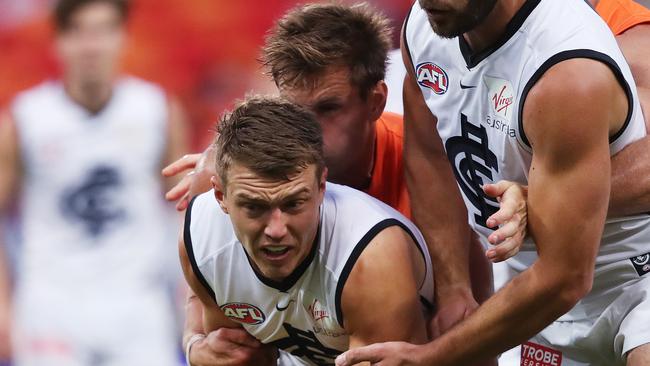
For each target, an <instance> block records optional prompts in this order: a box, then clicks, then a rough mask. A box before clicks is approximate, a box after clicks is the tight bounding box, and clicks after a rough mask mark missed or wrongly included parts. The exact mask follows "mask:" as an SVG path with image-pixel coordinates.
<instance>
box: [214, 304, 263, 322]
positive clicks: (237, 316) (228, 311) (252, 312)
mask: <svg viewBox="0 0 650 366" xmlns="http://www.w3.org/2000/svg"><path fill="white" fill-rule="evenodd" d="M221 310H222V311H223V313H224V315H226V316H227V317H228V318H229V319H232V320H234V321H236V322H238V323H244V324H250V325H256V324H261V323H264V320H265V319H266V316H264V313H263V312H262V310H260V309H259V308H258V307H257V306H255V305H251V304H247V303H244V302H230V303H228V304H225V305H222V306H221Z"/></svg>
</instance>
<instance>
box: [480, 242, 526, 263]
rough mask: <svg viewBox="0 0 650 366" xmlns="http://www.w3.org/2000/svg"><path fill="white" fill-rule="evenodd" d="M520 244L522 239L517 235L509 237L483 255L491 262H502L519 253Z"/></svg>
mask: <svg viewBox="0 0 650 366" xmlns="http://www.w3.org/2000/svg"><path fill="white" fill-rule="evenodd" d="M521 244H522V241H521V237H520V236H519V235H517V236H516V237H510V238H508V239H506V240H504V241H503V243H501V244H499V245H497V246H495V247H494V248H490V249H489V250H488V251H487V252H486V253H485V255H486V256H487V258H488V259H489V260H490V261H492V262H493V263H499V262H503V261H504V260H506V259H508V258H510V257H513V256H515V255H516V254H517V253H519V249H520V248H521Z"/></svg>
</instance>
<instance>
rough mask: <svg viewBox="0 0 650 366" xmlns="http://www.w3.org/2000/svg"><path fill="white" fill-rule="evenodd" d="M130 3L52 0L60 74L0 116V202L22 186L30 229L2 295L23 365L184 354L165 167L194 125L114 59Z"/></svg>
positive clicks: (159, 360)
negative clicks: (162, 175)
mask: <svg viewBox="0 0 650 366" xmlns="http://www.w3.org/2000/svg"><path fill="white" fill-rule="evenodd" d="M127 13H128V7H127V3H126V1H123V0H61V1H59V2H58V3H56V6H55V10H54V14H53V16H54V20H55V24H56V42H55V46H56V51H57V55H58V57H59V59H60V63H61V66H62V69H63V70H62V74H63V75H62V78H61V80H52V81H47V82H44V83H42V84H40V85H38V86H36V87H34V88H32V89H30V90H27V91H25V92H22V93H21V94H19V95H18V96H17V97H16V98H15V99H14V101H13V102H12V104H11V106H10V108H9V110H8V111H7V113H5V114H4V116H3V117H4V118H3V121H2V123H1V124H0V149H1V151H0V177H1V178H0V204H1V208H2V212H3V213H6V210H7V208H8V206H9V204H10V203H11V201H13V200H14V199H17V201H18V205H19V218H20V222H21V228H22V230H21V234H22V235H21V251H20V255H19V258H20V261H19V263H18V266H17V272H18V276H17V277H18V278H17V282H16V286H15V289H14V291H13V293H12V294H10V293H9V291H8V286H2V289H3V290H4V291H5V293H3V294H2V295H1V296H0V299H1V300H0V301H2V304H0V310H2V311H3V314H2V315H1V316H0V317H1V318H2V319H10V318H11V319H13V327H12V328H13V332H12V333H11V336H12V337H13V342H14V348H13V357H14V363H15V364H16V365H39V366H40V365H71V366H74V365H175V364H176V363H177V361H176V360H177V353H176V350H177V337H176V329H175V327H174V314H173V310H172V309H173V307H172V301H171V296H170V294H169V286H168V283H169V280H171V278H172V277H173V274H175V272H176V271H175V270H174V269H173V268H175V266H174V264H173V263H174V262H173V256H174V252H175V251H174V245H173V242H174V241H173V238H174V237H175V235H174V234H173V233H172V232H171V231H170V227H171V226H173V223H174V216H173V215H170V214H169V212H168V210H167V209H166V207H165V204H164V202H163V201H162V200H161V197H160V193H161V192H162V189H163V186H162V184H161V183H162V182H161V181H160V179H159V178H158V175H157V172H158V169H159V167H160V166H161V164H163V163H164V162H166V161H170V159H172V158H176V157H178V156H179V155H180V154H182V152H183V151H184V150H185V141H184V140H185V132H184V131H183V125H182V113H181V111H180V108H179V107H178V105H177V104H176V103H173V102H171V101H170V99H169V98H168V97H167V96H166V94H165V92H164V91H163V90H162V89H161V88H160V87H158V86H156V85H154V84H151V83H148V82H145V81H143V80H140V79H137V78H134V77H129V76H126V75H119V74H118V72H117V66H118V63H119V59H120V55H121V50H122V48H123V44H124V40H125V21H126V17H127ZM170 234H171V235H170ZM170 238H171V239H172V240H170ZM2 248H3V249H4V246H2ZM2 270H3V271H2V273H1V276H2V277H1V278H2V283H3V284H6V283H7V282H8V281H7V275H8V274H7V272H8V271H7V267H6V266H3V267H2ZM10 300H13V302H12V303H11V304H10V303H9V301H10ZM11 309H13V314H12V317H10V316H8V315H7V314H8V313H9V312H10V311H11ZM7 323H8V322H6V321H5V322H3V323H2V326H3V327H5V329H2V330H1V331H0V333H1V334H3V335H5V336H4V338H2V339H1V341H2V343H3V344H2V345H1V347H2V348H1V349H2V350H3V351H4V352H5V353H7V349H8V347H7V341H8V339H7V337H6V334H8V332H7V330H6V327H7V326H8V324H7ZM2 356H4V357H5V358H6V357H7V355H6V354H4V355H2Z"/></svg>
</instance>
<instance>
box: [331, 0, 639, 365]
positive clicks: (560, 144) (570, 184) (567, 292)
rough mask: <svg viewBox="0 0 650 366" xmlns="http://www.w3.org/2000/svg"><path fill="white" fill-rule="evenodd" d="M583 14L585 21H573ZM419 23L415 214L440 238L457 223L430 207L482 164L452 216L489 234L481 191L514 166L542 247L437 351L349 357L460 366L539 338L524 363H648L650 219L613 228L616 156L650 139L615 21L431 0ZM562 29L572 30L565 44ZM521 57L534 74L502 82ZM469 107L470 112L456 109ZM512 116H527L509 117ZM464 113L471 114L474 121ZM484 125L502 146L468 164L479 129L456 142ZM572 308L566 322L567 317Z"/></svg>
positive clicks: (547, 7)
mask: <svg viewBox="0 0 650 366" xmlns="http://www.w3.org/2000/svg"><path fill="white" fill-rule="evenodd" d="M568 9H570V10H568ZM565 11H566V12H565ZM569 14H571V17H574V18H576V19H579V20H574V21H564V20H562V19H565V18H566V17H567V16H569ZM414 19H417V20H414ZM551 19H552V20H553V21H552V22H551V21H550V20H551ZM405 24H406V25H405V39H406V40H405V41H404V43H403V53H404V55H405V56H404V59H405V63H406V64H407V65H409V66H408V72H409V75H408V77H407V79H406V80H405V85H404V96H405V98H404V101H405V113H406V116H405V119H406V120H407V121H408V122H407V123H406V126H408V127H410V128H407V129H406V141H407V144H406V146H407V147H411V149H407V150H406V161H407V171H410V172H411V174H409V175H410V177H411V187H412V188H413V189H412V191H411V192H412V194H413V198H414V200H413V202H414V203H415V204H414V207H413V210H414V215H415V217H416V220H417V221H418V223H419V224H420V225H421V227H422V229H423V233H424V235H425V236H426V237H427V239H428V240H429V239H430V236H428V235H427V232H428V231H429V230H433V229H435V228H437V227H438V226H439V225H440V224H444V223H447V224H448V225H450V224H453V221H452V222H449V221H442V220H441V218H440V217H439V212H438V211H435V210H431V207H432V206H433V204H434V202H435V205H440V202H441V199H442V197H449V196H450V194H449V192H450V191H457V190H458V189H457V188H455V187H454V186H453V181H454V174H453V173H454V172H455V173H458V172H460V171H461V170H463V169H465V170H468V169H469V170H468V171H469V172H470V176H465V178H462V177H460V176H459V175H458V174H456V178H457V181H458V185H459V186H460V188H461V189H462V190H463V197H462V198H463V199H464V200H465V203H466V208H464V207H463V206H462V205H459V202H460V197H459V199H458V200H456V202H452V201H450V200H447V201H445V202H446V205H447V206H446V208H447V209H448V210H447V211H446V212H445V213H446V215H445V216H452V215H450V213H455V215H457V216H456V217H457V219H456V220H458V221H457V222H462V221H464V220H463V217H466V215H467V211H466V210H468V211H469V214H470V215H471V216H470V222H471V223H472V225H473V226H474V228H475V230H477V231H478V232H479V233H480V234H481V235H482V236H483V239H484V240H485V241H487V240H488V237H489V233H490V231H489V230H486V229H487V228H489V227H494V223H493V222H490V220H487V221H486V220H485V219H487V217H488V216H487V215H484V214H486V213H489V212H491V211H492V210H493V209H494V208H492V207H491V205H492V203H491V202H489V199H488V198H487V197H485V196H483V197H481V195H480V194H477V195H478V197H476V196H472V193H471V192H475V193H476V192H478V190H477V189H475V188H477V187H478V186H476V187H474V186H473V184H474V183H481V184H482V183H485V182H489V181H490V180H492V179H495V180H496V179H500V178H505V179H513V180H516V181H517V182H518V183H528V184H529V207H528V214H529V217H528V219H529V230H530V234H531V236H532V238H533V239H534V245H535V246H534V247H531V246H527V245H524V249H525V250H524V251H525V252H524V253H521V254H520V255H518V256H516V257H515V258H513V260H512V263H514V264H515V265H516V266H518V272H519V273H520V274H519V275H518V276H516V277H515V278H514V279H513V280H512V281H511V282H510V283H508V284H507V285H506V286H505V287H504V289H502V290H501V291H499V292H497V294H495V296H493V297H492V298H491V299H490V300H488V301H487V302H486V303H485V304H483V305H482V306H481V307H479V309H478V310H477V311H476V312H474V313H473V314H471V315H470V316H469V317H467V318H466V319H465V320H463V321H462V322H460V323H459V324H458V325H457V326H456V327H454V328H452V329H451V330H450V331H449V332H448V333H446V334H444V335H443V336H442V337H440V338H438V339H437V340H435V341H433V342H431V343H430V344H428V345H426V346H425V347H414V346H410V345H407V344H404V343H388V344H382V345H374V346H371V347H367V348H362V349H356V350H352V351H350V352H347V353H346V354H345V355H343V356H341V357H340V358H339V359H337V363H338V364H340V365H350V364H354V363H357V362H360V361H372V362H376V363H381V364H382V365H384V364H386V365H392V364H398V363H403V362H407V363H409V362H413V363H415V364H435V365H458V364H466V363H468V362H471V361H473V360H476V359H482V358H485V357H490V356H494V355H496V354H498V353H499V352H501V351H503V350H505V349H507V348H509V347H511V346H514V345H517V344H521V343H524V345H523V351H522V356H521V364H522V365H529V364H530V365H588V364H589V365H619V364H620V365H623V364H627V365H634V366H636V365H647V364H648V363H649V362H650V347H649V346H648V342H649V341H650V340H649V339H648V334H649V333H650V332H649V329H648V328H647V324H648V323H647V321H645V319H647V314H648V312H649V310H648V308H649V306H650V305H649V304H650V300H649V298H648V292H650V291H649V290H648V278H647V276H645V277H644V275H645V274H646V273H648V272H650V266H648V265H647V257H648V256H649V255H648V254H647V245H648V240H647V239H648V238H647V217H644V216H637V217H629V216H627V217H619V218H617V219H613V220H612V219H609V220H607V225H605V223H606V221H605V217H606V214H607V208H608V202H609V192H610V179H611V177H610V165H611V162H610V155H611V154H613V153H616V152H618V151H621V150H622V148H623V147H624V146H626V145H629V144H631V142H633V141H635V140H638V139H640V138H643V136H644V135H645V128H644V124H643V116H642V115H641V111H640V107H639V101H638V98H637V94H636V90H635V89H634V82H633V80H632V78H631V73H630V71H629V68H628V66H627V64H626V63H625V61H624V60H623V57H622V55H621V53H620V51H619V50H618V48H617V47H616V44H615V42H614V40H613V36H612V35H611V33H610V34H608V32H607V31H608V30H607V29H606V28H605V25H604V23H602V22H601V21H600V20H599V19H596V16H595V13H593V12H592V11H591V9H588V7H587V6H586V5H585V3H584V2H581V1H554V0H546V1H541V2H540V1H530V0H529V1H510V2H508V1H499V0H490V1H481V0H468V1H460V2H459V1H457V2H451V1H435V0H420V1H419V2H417V3H416V4H415V6H414V10H413V11H412V12H411V15H410V18H408V19H407V22H406V23H405ZM575 24H581V25H584V26H585V27H584V28H583V29H576V28H574V27H573V25H575ZM409 27H410V29H409ZM414 27H415V28H414ZM427 28H429V29H427ZM542 29H548V32H545V33H543V34H542V32H544V31H542ZM409 30H410V33H409ZM432 30H433V32H431V31H432ZM433 33H435V34H436V35H433ZM425 34H426V35H425ZM562 34H564V35H567V37H565V38H563V39H562V40H559V39H558V37H560V35H562ZM569 34H570V35H569ZM525 40H528V45H529V47H530V48H528V49H527V50H526V51H522V48H519V47H518V46H519V45H522V44H523V42H525ZM551 45H553V47H557V48H554V49H552V48H551ZM515 49H518V50H519V51H520V52H519V53H517V54H515V53H514V52H515V51H514V50H515ZM531 50H533V51H531ZM434 52H435V53H437V54H439V55H440V57H438V56H434V55H433V53H434ZM509 52H513V53H511V54H509ZM529 52H530V53H529ZM535 52H536V56H532V54H533V53H535ZM424 58H427V60H425V59H424ZM431 60H433V61H431ZM428 61H430V62H428ZM423 68H427V70H428V71H427V72H429V74H431V75H432V78H427V76H426V75H424V74H423V73H422V72H420V71H422V70H421V69H423ZM508 68H510V69H509V70H519V71H520V72H521V73H520V74H519V78H520V79H519V80H518V79H517V78H516V77H514V76H513V75H511V74H509V75H510V76H509V77H508V79H505V81H504V79H500V78H503V76H502V75H506V74H508V73H509V71H507V70H508ZM486 70H487V71H486ZM533 73H534V75H532V76H531V74H533ZM488 74H489V75H488ZM434 75H435V77H433V76H434ZM429 79H431V80H429ZM509 80H512V81H514V92H513V91H510V92H509V93H510V94H509V95H506V97H507V98H510V97H513V99H508V100H505V99H503V100H502V99H500V98H499V94H497V95H496V98H495V99H496V102H495V106H494V108H493V110H491V109H484V107H483V106H484V105H487V108H491V107H490V104H489V102H488V103H486V104H484V103H485V102H484V101H483V98H485V97H486V94H489V93H491V92H492V90H491V88H493V87H494V86H496V84H498V83H500V82H503V83H504V84H503V85H502V86H503V88H501V90H502V91H509V90H513V89H509V88H513V86H507V85H506V84H508V83H509V82H510V81H509ZM569 80H575V81H576V82H574V83H571V82H569V83H567V81H569ZM506 81H507V82H506ZM495 83H496V84H495ZM508 85H510V84H508ZM459 86H460V89H459ZM447 92H449V94H447V96H444V97H438V98H437V99H436V97H435V96H434V94H435V95H437V96H440V95H444V94H446V93H447ZM445 98H446V99H445ZM479 98H480V99H479ZM485 100H486V101H487V100H488V98H485ZM515 101H516V103H519V105H518V106H515V105H513V106H512V108H511V109H510V110H511V113H512V111H513V110H514V111H517V112H518V116H516V115H515V114H516V113H517V112H515V113H514V114H508V112H504V110H503V108H499V107H503V106H505V105H508V106H510V102H513V103H514V102H515ZM569 101H570V102H569ZM445 102H446V104H445ZM501 102H503V103H501ZM524 102H525V103H524ZM504 108H505V107H504ZM458 112H460V113H461V114H463V115H462V117H463V118H460V121H458V122H456V121H455V120H456V119H457V118H458V117H452V118H451V119H450V114H453V113H458ZM483 114H488V118H487V122H484V121H483ZM495 115H496V116H499V117H501V118H498V120H499V121H500V125H499V126H497V125H495V124H494V123H491V122H492V121H494V119H491V118H493V117H494V116H495ZM468 116H469V117H468ZM503 121H506V122H509V121H512V123H511V124H507V123H506V124H505V127H504V124H503ZM454 123H458V125H462V133H461V132H458V131H456V127H458V126H455V127H454V126H452V124H454ZM476 125H478V127H476V128H478V129H476V130H474V129H473V128H475V126H476ZM458 130H460V129H458ZM504 131H505V132H504ZM483 132H485V135H483ZM461 135H462V136H461ZM470 135H471V136H472V138H477V139H478V140H474V141H478V143H479V144H482V143H484V144H485V145H483V146H485V148H486V149H487V150H485V151H484V152H485V154H484V155H481V154H483V152H481V151H479V150H474V153H475V154H479V155H481V156H482V157H481V156H478V155H477V157H478V159H482V160H481V163H472V166H470V167H468V166H466V165H465V166H464V168H463V165H462V164H463V162H462V161H463V159H454V158H455V157H456V155H454V153H453V149H455V148H462V146H465V147H467V148H471V147H470V145H472V144H473V143H472V142H469V141H464V142H463V143H464V144H465V145H462V144H461V145H458V144H456V142H458V141H460V140H463V138H465V137H468V136H470ZM484 137H485V138H484ZM409 141H410V143H409ZM494 141H497V143H496V144H494ZM450 149H451V150H452V151H451V152H450V151H449V150H450ZM465 151H466V152H468V154H473V153H471V152H469V151H468V150H465ZM493 151H496V154H497V155H498V156H496V155H495V156H496V157H495V160H494V161H493V160H491V158H490V157H491V156H492V155H491V154H493V153H492V152H493ZM448 154H449V156H447V155H448ZM471 159H474V158H471ZM449 161H451V162H452V169H450V167H449ZM474 161H476V160H474ZM459 162H460V164H461V165H458V164H459ZM477 164H478V165H479V166H478V167H477ZM486 166H487V168H486V170H481V169H483V168H485V167H486ZM521 168H524V169H521ZM476 169H479V170H480V173H479V170H476ZM519 169H521V170H519ZM472 171H473V172H474V173H472ZM461 174H462V172H461ZM472 174H477V175H473V176H472ZM445 178H446V180H445ZM432 181H435V182H437V183H438V184H437V185H436V186H435V189H432V187H431V182H432ZM443 182H446V183H443ZM468 187H469V188H470V190H467V188H468ZM438 188H439V189H438ZM418 192H420V193H421V194H418ZM621 193H622V194H625V192H621ZM415 197H419V198H417V199H416V198H415ZM474 197H476V200H474ZM495 203H496V202H495ZM477 211H478V212H477ZM621 222H628V223H629V224H621ZM603 227H605V230H604V232H605V234H604V235H603ZM441 243H442V242H441ZM528 244H529V245H530V244H532V242H529V243H528ZM429 245H430V246H431V243H429ZM434 245H435V243H434ZM440 248H441V249H440V250H441V256H445V257H446V258H447V261H446V262H442V263H441V262H440V261H436V260H435V257H434V265H444V264H445V263H446V264H447V265H448V266H449V268H450V271H460V272H464V271H465V270H466V269H464V268H463V263H464V261H462V260H459V259H456V260H454V258H462V256H464V254H463V253H464V251H466V249H463V248H451V247H449V246H445V247H442V246H441V247H440ZM454 252H455V253H454ZM535 252H536V253H535ZM626 257H627V258H626ZM453 263H456V264H453ZM644 263H645V264H644ZM522 264H523V265H522ZM439 284H440V282H437V285H439ZM592 286H593V287H592ZM623 288H625V289H626V290H625V292H623ZM610 303H611V306H610ZM565 313H566V314H565ZM563 314H564V315H563ZM560 316H562V317H563V318H562V319H560V320H563V321H558V322H555V323H554V322H553V321H554V320H556V319H558V317H560ZM538 332H541V333H539V335H536V334H537V333H538ZM567 332H571V334H568V333H567ZM529 339H530V342H526V341H527V340H529ZM525 342H526V343H525Z"/></svg>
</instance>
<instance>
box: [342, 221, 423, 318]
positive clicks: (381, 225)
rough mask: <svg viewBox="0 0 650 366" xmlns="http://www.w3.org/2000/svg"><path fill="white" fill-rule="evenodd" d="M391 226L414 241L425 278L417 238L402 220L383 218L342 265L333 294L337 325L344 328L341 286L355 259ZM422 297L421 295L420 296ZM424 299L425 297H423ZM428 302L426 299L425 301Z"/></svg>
mask: <svg viewBox="0 0 650 366" xmlns="http://www.w3.org/2000/svg"><path fill="white" fill-rule="evenodd" d="M391 226H399V227H400V228H402V230H404V231H406V233H407V234H409V236H410V237H411V239H413V243H415V246H416V247H417V248H418V250H419V251H420V254H422V258H423V259H424V278H425V279H426V276H427V264H426V263H427V259H426V257H425V256H424V255H425V254H424V251H423V250H422V248H421V247H420V245H419V242H418V240H417V239H416V237H415V235H413V233H412V232H411V229H409V228H408V226H406V225H405V224H404V223H403V222H401V221H399V220H397V219H385V220H382V221H380V222H378V223H377V224H376V225H375V226H373V227H372V228H371V229H370V230H368V232H367V233H366V235H364V236H363V238H361V240H359V242H358V243H357V245H355V246H354V249H353V250H352V253H350V257H349V258H348V260H347V262H345V266H343V270H342V271H341V275H340V276H339V280H338V282H337V284H336V292H335V294H334V306H335V307H336V320H337V321H338V322H339V325H340V326H341V327H342V328H344V326H343V310H342V309H341V296H342V295H343V288H344V287H345V282H346V281H347V280H348V277H349V276H350V272H351V271H352V268H354V265H355V264H356V263H357V260H358V259H359V257H360V256H361V253H363V250H364V249H366V247H367V246H368V244H370V242H371V241H372V239H374V238H375V237H376V236H377V235H378V234H379V233H380V232H381V231H382V230H384V229H386V228H389V227H391ZM421 298H422V299H424V298H423V297H421ZM425 300H426V299H425ZM427 302H428V301H427Z"/></svg>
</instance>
